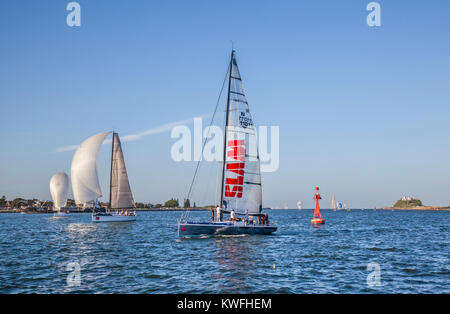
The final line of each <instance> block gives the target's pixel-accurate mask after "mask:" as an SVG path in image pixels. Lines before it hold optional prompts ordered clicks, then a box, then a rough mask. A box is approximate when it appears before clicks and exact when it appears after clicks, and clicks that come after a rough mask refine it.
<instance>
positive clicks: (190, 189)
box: [187, 65, 231, 199]
mask: <svg viewBox="0 0 450 314" xmlns="http://www.w3.org/2000/svg"><path fill="white" fill-rule="evenodd" d="M230 67H231V65H229V66H228V67H227V72H226V73H225V77H224V79H223V83H222V88H221V89H220V93H219V97H218V98H217V102H216V107H215V108H214V113H213V116H212V118H211V122H210V123H209V127H208V134H207V136H206V138H205V140H204V142H203V146H202V154H201V156H200V160H199V161H198V162H197V166H196V168H195V172H194V177H193V178H192V181H191V185H190V187H189V192H188V195H187V199H189V197H190V196H191V192H192V187H193V185H194V182H195V179H196V177H197V172H198V168H199V166H200V162H201V161H202V157H203V151H204V150H205V145H206V142H207V141H208V138H209V134H210V132H211V126H212V123H213V121H214V118H215V116H216V113H217V108H218V107H219V103H220V98H221V97H222V93H223V89H224V87H225V83H226V81H227V78H228V72H229V71H230Z"/></svg>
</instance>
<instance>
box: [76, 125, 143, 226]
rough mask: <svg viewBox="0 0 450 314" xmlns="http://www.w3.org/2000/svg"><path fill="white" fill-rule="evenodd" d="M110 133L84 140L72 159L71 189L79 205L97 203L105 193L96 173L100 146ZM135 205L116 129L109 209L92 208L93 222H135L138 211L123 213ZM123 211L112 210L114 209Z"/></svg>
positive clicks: (112, 155) (113, 139)
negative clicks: (98, 210) (101, 210)
mask: <svg viewBox="0 0 450 314" xmlns="http://www.w3.org/2000/svg"><path fill="white" fill-rule="evenodd" d="M110 133H111V132H103V133H100V134H97V135H94V136H92V137H90V138H88V139H87V140H85V141H84V142H83V143H82V144H81V145H80V147H78V149H77V151H76V152H75V155H74V156H73V160H72V168H71V177H72V190H73V195H74V198H75V202H76V203H77V204H85V203H90V202H93V203H94V204H96V203H97V200H98V198H100V197H101V196H102V191H101V188H100V183H99V180H98V174H97V158H98V152H99V150H100V146H101V145H102V143H103V141H104V140H105V138H106V136H108V135H109V134H110ZM133 208H135V206H134V201H133V195H132V193H131V189H130V183H129V181H128V175H127V170H126V168H125V161H124V158H123V153H122V146H121V144H120V139H119V136H118V134H117V133H114V132H113V138H112V152H111V172H110V193H109V208H108V209H107V211H106V212H96V206H95V205H94V208H93V210H92V222H126V221H135V220H136V216H135V214H133V215H130V214H125V213H122V212H124V211H125V210H126V211H127V212H128V210H129V209H133ZM113 209H116V210H121V213H111V210H113Z"/></svg>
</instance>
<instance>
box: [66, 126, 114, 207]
mask: <svg viewBox="0 0 450 314" xmlns="http://www.w3.org/2000/svg"><path fill="white" fill-rule="evenodd" d="M109 133H111V132H102V133H100V134H97V135H94V136H91V137H90V138H88V139H87V140H85V141H84V142H83V143H82V144H81V145H80V146H79V147H78V149H77V151H76V152H75V155H74V156H73V159H72V167H71V179H72V191H73V196H74V198H75V202H76V203H77V204H83V203H88V202H92V201H94V200H96V199H97V198H99V197H101V196H102V190H101V188H100V183H99V181H98V174H97V158H98V151H99V150H100V146H101V145H102V143H103V141H104V140H105V138H106V136H108V134H109Z"/></svg>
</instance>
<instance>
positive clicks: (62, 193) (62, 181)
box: [50, 172, 69, 217]
mask: <svg viewBox="0 0 450 314" xmlns="http://www.w3.org/2000/svg"><path fill="white" fill-rule="evenodd" d="M50 194H51V196H52V200H53V209H54V210H56V213H55V214H54V216H56V217H64V216H67V215H68V213H66V212H65V211H63V210H62V208H63V207H65V206H66V204H67V197H68V195H69V177H68V176H67V174H66V173H64V172H60V173H57V174H55V175H54V176H52V178H51V179H50Z"/></svg>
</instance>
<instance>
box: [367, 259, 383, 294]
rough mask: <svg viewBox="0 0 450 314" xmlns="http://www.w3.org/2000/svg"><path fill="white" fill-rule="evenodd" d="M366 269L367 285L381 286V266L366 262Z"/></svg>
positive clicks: (372, 286)
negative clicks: (367, 272)
mask: <svg viewBox="0 0 450 314" xmlns="http://www.w3.org/2000/svg"><path fill="white" fill-rule="evenodd" d="M367 271H370V273H369V274H368V275H367V279H366V282H367V285H368V286H369V287H371V288H374V287H380V286H381V267H380V264H378V263H375V262H371V263H369V264H367Z"/></svg>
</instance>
